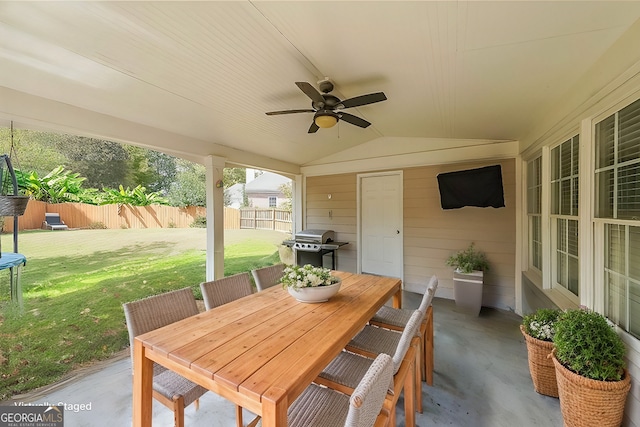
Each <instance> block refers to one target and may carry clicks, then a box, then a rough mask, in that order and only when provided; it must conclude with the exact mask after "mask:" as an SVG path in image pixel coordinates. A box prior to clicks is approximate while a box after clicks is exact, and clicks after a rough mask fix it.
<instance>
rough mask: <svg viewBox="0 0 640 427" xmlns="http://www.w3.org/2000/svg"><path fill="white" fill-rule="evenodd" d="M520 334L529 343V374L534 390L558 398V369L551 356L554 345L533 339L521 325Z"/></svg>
mask: <svg viewBox="0 0 640 427" xmlns="http://www.w3.org/2000/svg"><path fill="white" fill-rule="evenodd" d="M520 332H522V335H523V336H524V339H525V342H526V343H527V355H528V358H529V372H530V373H531V379H532V380H533V388H534V389H535V391H536V392H537V393H540V394H544V395H545V396H551V397H558V382H557V381H556V367H555V366H554V364H553V360H551V359H550V358H549V354H551V351H552V350H553V343H552V342H550V341H543V340H539V339H537V338H534V337H532V336H531V335H529V334H527V333H526V332H525V330H524V326H522V325H520Z"/></svg>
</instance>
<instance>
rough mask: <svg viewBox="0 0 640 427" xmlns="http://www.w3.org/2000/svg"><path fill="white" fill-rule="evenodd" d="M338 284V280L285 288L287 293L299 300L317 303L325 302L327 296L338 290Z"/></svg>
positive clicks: (340, 282)
mask: <svg viewBox="0 0 640 427" xmlns="http://www.w3.org/2000/svg"><path fill="white" fill-rule="evenodd" d="M340 285H342V281H341V280H340V281H338V283H334V284H333V285H329V286H316V287H312V288H300V289H293V288H287V289H288V291H289V294H290V295H291V296H292V297H294V298H295V299H297V300H298V301H300V302H306V303H317V302H325V301H329V298H331V297H332V296H334V295H335V294H337V293H338V291H339V290H340Z"/></svg>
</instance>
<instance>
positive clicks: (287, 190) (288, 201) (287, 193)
mask: <svg viewBox="0 0 640 427" xmlns="http://www.w3.org/2000/svg"><path fill="white" fill-rule="evenodd" d="M279 190H280V191H281V192H282V194H283V195H284V197H285V201H284V202H282V203H280V206H279V208H280V209H284V210H286V211H289V212H291V210H292V206H293V186H292V185H291V183H290V182H288V183H286V184H282V185H281V186H280V187H279Z"/></svg>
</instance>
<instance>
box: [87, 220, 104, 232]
mask: <svg viewBox="0 0 640 427" xmlns="http://www.w3.org/2000/svg"><path fill="white" fill-rule="evenodd" d="M89 229H90V230H106V229H107V226H106V225H104V222H101V221H96V222H92V223H91V224H89Z"/></svg>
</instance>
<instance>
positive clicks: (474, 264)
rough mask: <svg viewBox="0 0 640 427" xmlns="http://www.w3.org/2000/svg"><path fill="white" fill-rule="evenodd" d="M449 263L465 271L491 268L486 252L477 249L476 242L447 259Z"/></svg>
mask: <svg viewBox="0 0 640 427" xmlns="http://www.w3.org/2000/svg"><path fill="white" fill-rule="evenodd" d="M447 265H450V266H452V267H455V268H457V269H458V270H460V271H461V272H463V273H467V274H468V273H471V272H472V271H474V270H481V271H487V270H489V262H488V261H487V258H486V257H485V255H484V253H482V252H480V251H477V250H476V249H475V247H474V243H473V242H471V244H470V245H469V247H468V248H467V249H465V250H463V251H459V252H456V253H455V254H453V255H451V256H450V257H449V258H448V259H447Z"/></svg>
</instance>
